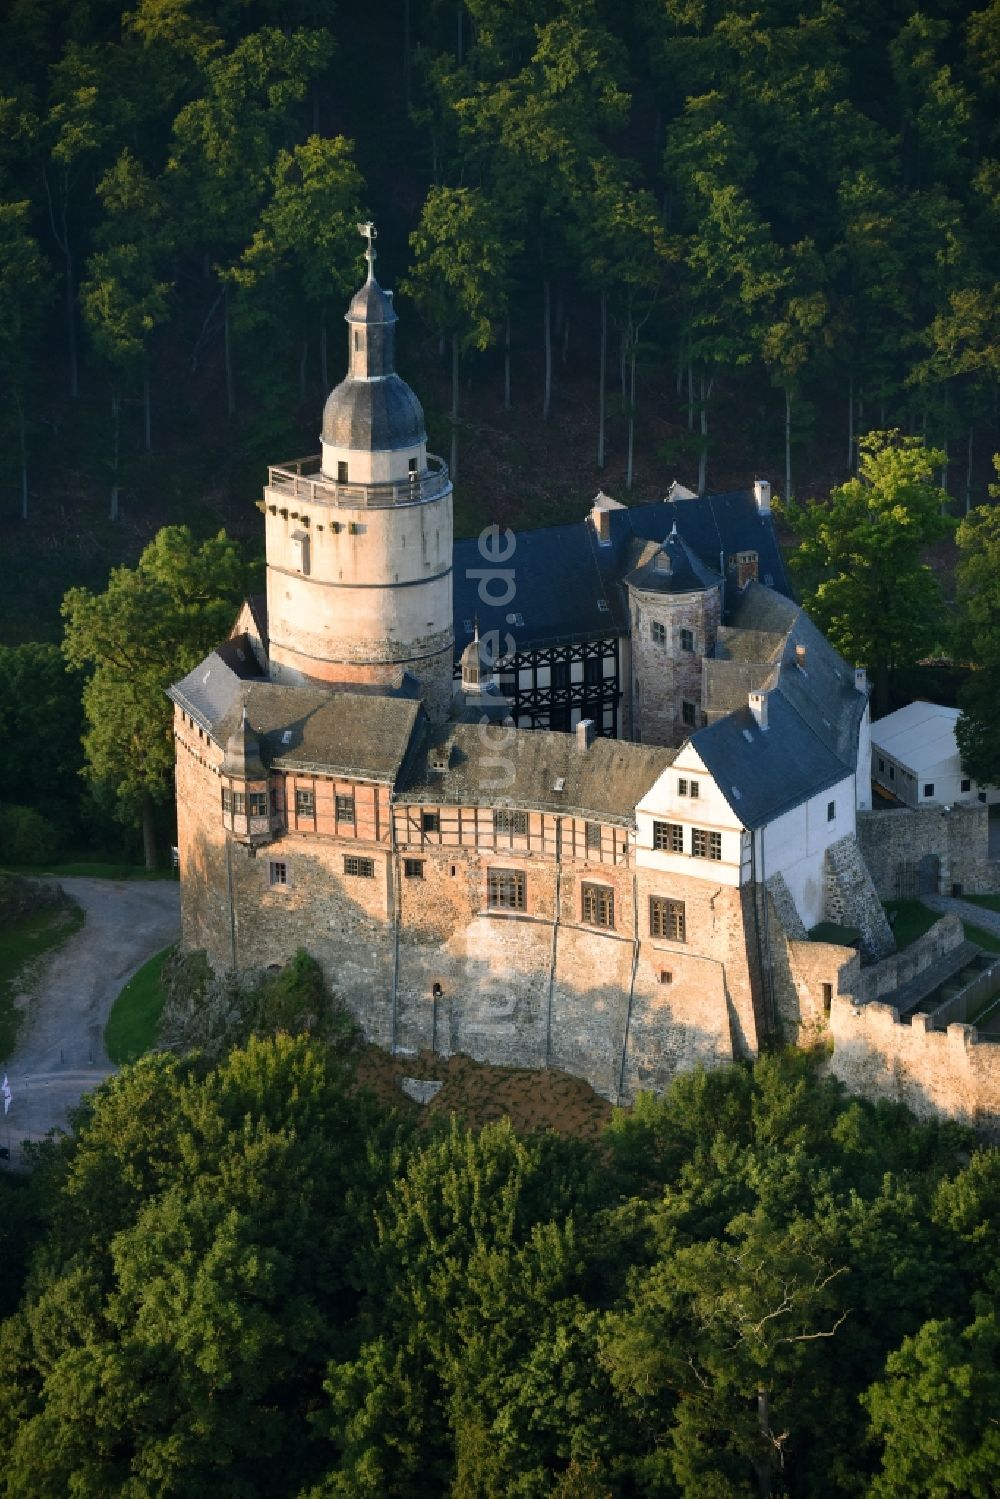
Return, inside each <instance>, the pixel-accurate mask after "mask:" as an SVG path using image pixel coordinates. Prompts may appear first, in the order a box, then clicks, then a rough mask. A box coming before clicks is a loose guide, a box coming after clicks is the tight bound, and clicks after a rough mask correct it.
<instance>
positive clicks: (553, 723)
mask: <svg viewBox="0 0 1000 1499" xmlns="http://www.w3.org/2000/svg"><path fill="white" fill-rule="evenodd" d="M569 716H570V710H569V705H568V704H566V705H565V706H563V707H559V708H553V709H552V710H551V711H550V713H549V728H550V729H552V730H553V731H554V732H555V733H558V734H568V733H569Z"/></svg>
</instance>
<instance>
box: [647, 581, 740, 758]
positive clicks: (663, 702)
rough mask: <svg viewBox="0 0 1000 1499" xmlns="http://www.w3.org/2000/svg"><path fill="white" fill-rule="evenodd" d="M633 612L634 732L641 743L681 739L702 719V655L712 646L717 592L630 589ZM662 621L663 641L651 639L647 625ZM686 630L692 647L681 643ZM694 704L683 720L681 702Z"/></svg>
mask: <svg viewBox="0 0 1000 1499" xmlns="http://www.w3.org/2000/svg"><path fill="white" fill-rule="evenodd" d="M629 606H630V610H631V617H632V630H631V660H632V707H633V724H632V730H633V732H632V737H633V738H635V739H639V740H641V742H642V743H643V744H668V745H669V744H683V742H684V740H685V739H687V738H688V737H689V736H690V735H691V734H692V733H693V732H694V729H695V728H700V727H701V726H702V723H703V721H704V719H703V715H702V709H701V698H702V691H701V679H702V660H703V658H704V657H705V656H706V655H708V654H709V653H710V652H711V651H712V649H713V648H714V646H715V641H716V637H717V635H718V630H719V617H720V610H721V603H720V592H719V589H718V588H711V589H708V590H706V591H705V592H703V593H686V594H679V595H675V594H668V593H652V592H640V591H639V590H637V589H630V590H629ZM654 622H655V623H657V624H661V625H663V627H664V629H665V630H666V641H665V642H664V643H663V644H662V645H661V644H659V643H658V642H657V641H655V640H653V638H652V635H651V631H650V626H651V624H653V623H654ZM682 629H684V630H690V631H691V633H692V635H693V636H694V649H693V650H690V651H684V650H682V649H681V644H680V639H681V630H682ZM685 702H689V703H691V704H693V705H694V709H695V724H694V725H691V724H686V723H685V722H684V718H683V703H685Z"/></svg>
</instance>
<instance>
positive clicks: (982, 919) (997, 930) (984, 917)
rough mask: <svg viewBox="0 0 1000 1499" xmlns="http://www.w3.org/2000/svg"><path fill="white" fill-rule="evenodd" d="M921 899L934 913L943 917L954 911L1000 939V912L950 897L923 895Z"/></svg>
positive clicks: (964, 919) (963, 919)
mask: <svg viewBox="0 0 1000 1499" xmlns="http://www.w3.org/2000/svg"><path fill="white" fill-rule="evenodd" d="M920 899H921V900H922V901H923V903H924V905H925V906H930V908H931V910H932V911H940V912H941V915H942V916H946V915H947V914H948V912H949V911H954V912H955V914H956V916H959V917H960V918H961V919H962V921H971V923H972V925H973V926H978V927H981V928H982V930H983V931H984V932H991V933H992V934H993V936H994V937H1000V911H988V910H987V909H986V907H985V906H974V905H973V904H972V902H971V901H968V900H955V899H954V898H953V897H952V896H950V895H922V896H921V897H920Z"/></svg>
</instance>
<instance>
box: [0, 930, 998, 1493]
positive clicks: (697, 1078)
mask: <svg viewBox="0 0 1000 1499" xmlns="http://www.w3.org/2000/svg"><path fill="white" fill-rule="evenodd" d="M296 961H297V965H298V966H297V968H295V969H294V971H293V970H292V969H290V970H289V971H288V974H287V976H286V977H284V978H283V979H282V981H281V982H282V984H283V986H284V990H285V991H287V996H292V995H295V994H299V995H300V997H301V995H302V994H304V993H308V996H309V998H308V1000H307V1005H308V1006H315V996H314V995H313V978H312V977H311V973H312V969H311V968H310V965H309V964H308V962H307V960H306V959H305V958H304V957H303V956H301V955H300V958H299V959H298V960H296ZM313 968H314V965H313ZM303 984H305V990H303V987H302V986H303ZM287 996H286V997H287ZM297 1003H298V1002H297V1001H296V1004H293V1009H294V1008H296V1007H297ZM275 1020H276V1023H279V1024H280V1023H281V1019H280V1015H277V1013H276V1016H275ZM353 1057H354V1053H353V1052H352V1051H351V1050H350V1049H349V1047H348V1049H347V1050H345V1049H344V1046H343V1044H340V1045H339V1046H336V1047H331V1046H330V1045H329V1044H327V1043H326V1042H321V1041H318V1040H317V1039H315V1038H314V1037H309V1036H306V1035H300V1036H297V1037H294V1038H293V1037H290V1036H287V1035H278V1036H276V1037H275V1036H272V1037H270V1038H265V1037H260V1038H257V1039H251V1040H250V1041H249V1042H247V1043H245V1044H244V1045H242V1046H241V1047H239V1048H237V1049H235V1050H232V1051H230V1052H229V1053H227V1054H225V1055H222V1056H221V1057H220V1058H218V1059H217V1060H215V1061H213V1062H212V1063H208V1062H207V1061H206V1060H205V1059H203V1058H200V1057H199V1056H198V1055H197V1054H189V1055H186V1056H177V1055H172V1054H169V1053H158V1054H153V1055H151V1056H149V1057H147V1058H145V1059H144V1060H142V1061H140V1062H139V1063H137V1064H136V1065H134V1066H132V1067H130V1068H127V1069H126V1070H125V1071H124V1072H123V1073H122V1074H121V1075H120V1076H118V1077H116V1078H113V1079H111V1080H109V1081H108V1082H107V1083H106V1084H105V1085H104V1086H103V1087H102V1088H101V1089H100V1090H99V1091H98V1092H97V1093H96V1094H94V1095H92V1097H91V1099H90V1101H89V1102H88V1103H87V1104H86V1106H85V1107H84V1109H83V1111H82V1112H81V1115H80V1117H79V1119H78V1121H77V1132H76V1135H75V1136H74V1137H73V1138H71V1139H68V1140H65V1141H63V1142H62V1143H60V1144H58V1145H53V1146H48V1147H45V1148H44V1149H43V1150H42V1151H41V1154H40V1156H39V1163H38V1165H37V1167H36V1171H35V1177H34V1181H33V1195H32V1200H31V1202H30V1204H25V1205H23V1206H22V1209H21V1213H20V1217H17V1218H15V1220H14V1223H15V1227H16V1226H17V1224H18V1223H20V1224H21V1228H20V1233H21V1236H22V1238H23V1239H25V1240H26V1242H27V1244H28V1245H30V1244H31V1243H32V1242H33V1243H34V1245H35V1250H34V1258H33V1260H32V1261H31V1263H30V1266H29V1268H28V1272H27V1279H26V1283H25V1287H24V1292H23V1298H22V1300H21V1302H20V1305H19V1306H18V1307H17V1309H16V1310H13V1309H12V1307H11V1306H10V1304H8V1315H7V1317H6V1320H5V1321H4V1322H3V1324H2V1326H0V1352H2V1358H0V1435H2V1438H3V1443H4V1451H5V1454H6V1459H5V1462H4V1465H3V1468H2V1469H0V1492H3V1493H7V1494H11V1495H13V1494H20V1493H23V1492H25V1488H26V1486H27V1487H29V1488H30V1490H31V1492H32V1493H34V1494H38V1495H40V1496H42V1499H47V1496H52V1499H55V1496H57V1495H59V1496H61V1495H63V1494H66V1493H81V1494H94V1495H97V1494H101V1495H106V1494H128V1493H133V1492H138V1491H139V1490H143V1489H147V1490H148V1489H150V1488H154V1487H155V1488H156V1490H157V1492H160V1493H163V1494H165V1495H173V1494H176V1495H181V1494H184V1495H189V1494H195V1495H198V1494H205V1495H207V1494H209V1493H212V1492H222V1493H226V1494H233V1495H244V1494H245V1495H254V1494H268V1495H269V1496H276V1499H281V1496H289V1499H329V1496H335V1495H344V1496H346V1495H351V1496H352V1499H354V1496H362V1495H368V1494H370V1495H372V1496H375V1495H378V1496H386V1499H392V1496H396V1495H398V1496H400V1499H402V1496H406V1499H419V1496H423V1495H426V1496H428V1499H431V1496H435V1499H436V1496H438V1495H441V1494H444V1493H447V1494H454V1495H468V1496H472V1495H475V1496H496V1499H501V1496H507V1495H509V1494H524V1495H538V1496H539V1499H541V1496H543V1495H560V1496H563V1499H569V1496H586V1499H598V1496H602V1499H604V1496H609V1495H610V1496H614V1499H619V1496H620V1499H660V1496H663V1495H670V1496H683V1499H701V1496H704V1495H705V1494H718V1495H726V1496H743V1495H745V1496H747V1499H750V1496H752V1495H759V1494H761V1493H766V1494H772V1495H775V1496H778V1495H786V1496H789V1499H795V1496H803V1499H805V1496H810V1495H814V1494H817V1493H823V1494H829V1495H831V1496H833V1499H836V1496H841V1495H842V1496H844V1499H847V1496H849V1495H855V1494H858V1493H862V1492H869V1493H872V1494H879V1495H881V1494H885V1495H888V1494H891V1493H902V1494H913V1495H914V1496H916V1495H917V1494H923V1493H927V1492H935V1493H941V1494H942V1495H944V1494H954V1495H955V1496H956V1499H958V1495H960V1494H961V1495H963V1496H964V1495H965V1494H976V1495H978V1494H982V1495H984V1496H985V1495H986V1494H988V1493H989V1492H991V1483H992V1475H993V1472H994V1469H995V1462H996V1451H995V1447H996V1443H995V1440H994V1437H993V1425H992V1422H991V1420H990V1416H989V1413H990V1410H991V1403H990V1402H991V1400H994V1399H995V1393H996V1389H995V1387H996V1381H997V1377H998V1375H997V1370H998V1364H997V1346H996V1344H997V1340H996V1329H995V1326H994V1322H995V1315H994V1314H995V1305H994V1302H995V1297H996V1294H997V1291H998V1289H1000V1281H998V1277H997V1271H996V1264H995V1255H994V1252H993V1250H994V1243H995V1234H996V1230H997V1224H998V1203H1000V1153H998V1152H997V1151H996V1150H995V1149H987V1148H980V1147H977V1146H976V1145H975V1143H974V1142H973V1140H972V1139H971V1137H970V1136H968V1135H967V1134H966V1132H964V1131H963V1130H960V1129H958V1128H957V1127H955V1126H950V1125H941V1124H920V1123H918V1122H917V1121H915V1120H914V1119H913V1118H912V1117H911V1116H909V1115H908V1114H907V1113H906V1111H905V1110H903V1109H901V1108H897V1107H894V1106H888V1105H885V1104H880V1105H877V1106H876V1105H870V1104H867V1103H863V1102H859V1101H858V1100H851V1099H848V1098H847V1097H846V1096H845V1095H844V1094H843V1092H842V1091H841V1089H840V1087H839V1085H837V1084H836V1083H834V1082H832V1081H831V1080H830V1079H828V1078H824V1077H823V1076H822V1074H821V1072H820V1071H819V1069H818V1065H817V1059H816V1058H809V1057H804V1056H802V1055H797V1056H796V1055H788V1056H774V1057H770V1058H765V1059H761V1060H760V1061H759V1062H758V1063H757V1064H756V1065H755V1067H754V1068H753V1069H752V1070H751V1069H750V1068H748V1067H734V1068H731V1069H729V1070H727V1071H721V1072H712V1073H703V1072H696V1073H693V1074H690V1075H688V1076H686V1077H683V1078H681V1079H679V1080H678V1081H677V1082H676V1083H675V1084H674V1086H673V1087H672V1089H671V1090H670V1091H669V1092H668V1093H667V1094H666V1095H665V1096H664V1097H662V1098H657V1099H653V1098H650V1097H644V1098H640V1099H639V1101H638V1103H637V1105H636V1107H635V1108H634V1109H633V1110H632V1111H617V1112H616V1113H615V1114H614V1115H613V1116H612V1122H611V1124H610V1126H609V1128H608V1131H607V1133H606V1134H605V1136H604V1138H603V1140H602V1141H600V1142H599V1143H594V1144H584V1143H582V1142H580V1141H575V1140H572V1139H568V1138H564V1137H560V1136H557V1135H554V1134H542V1135H535V1136H530V1137H520V1136H519V1135H518V1134H517V1133H515V1131H514V1130H513V1129H512V1128H511V1126H510V1124H509V1123H508V1122H501V1123H497V1124H490V1125H487V1126H485V1127H483V1128H481V1129H480V1130H478V1131H470V1130H468V1129H466V1128H464V1127H463V1126H462V1125H461V1124H460V1123H459V1122H458V1121H457V1120H455V1119H451V1120H450V1121H445V1122H440V1123H439V1124H438V1125H436V1126H435V1125H433V1124H431V1125H430V1126H429V1128H422V1127H418V1125H417V1124H416V1121H415V1120H414V1118H413V1116H412V1115H404V1114H402V1113H398V1112H396V1111H394V1110H392V1109H391V1108H389V1107H388V1106H387V1105H386V1104H384V1103H378V1104H376V1103H375V1101H374V1100H373V1099H372V1098H370V1097H368V1096H367V1095H366V1094H365V1093H364V1091H363V1090H361V1091H359V1089H358V1086H357V1076H356V1073H355V1068H354V1061H353ZM14 1206H15V1207H16V1206H17V1204H15V1205H14ZM25 1208H27V1209H28V1211H27V1212H25ZM24 1252H25V1251H24V1250H23V1249H22V1252H21V1257H22V1259H23V1257H24Z"/></svg>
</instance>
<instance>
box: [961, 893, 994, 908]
mask: <svg viewBox="0 0 1000 1499" xmlns="http://www.w3.org/2000/svg"><path fill="white" fill-rule="evenodd" d="M962 899H963V900H967V901H968V902H969V905H970V906H982V907H983V909H984V910H986V911H1000V895H963V896H962Z"/></svg>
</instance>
